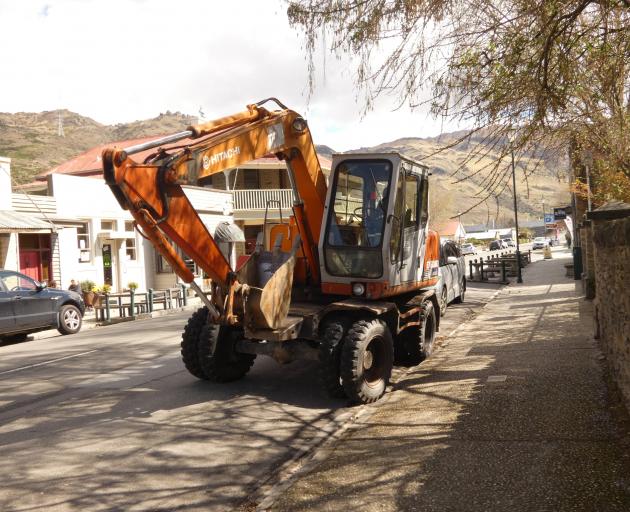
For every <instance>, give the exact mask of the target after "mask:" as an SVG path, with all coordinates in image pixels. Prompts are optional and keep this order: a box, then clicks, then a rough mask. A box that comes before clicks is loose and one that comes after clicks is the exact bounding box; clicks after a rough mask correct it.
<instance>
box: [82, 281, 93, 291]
mask: <svg viewBox="0 0 630 512" xmlns="http://www.w3.org/2000/svg"><path fill="white" fill-rule="evenodd" d="M81 291H82V292H84V293H88V292H93V291H96V283H95V282H94V281H90V280H89V279H86V280H85V281H81Z"/></svg>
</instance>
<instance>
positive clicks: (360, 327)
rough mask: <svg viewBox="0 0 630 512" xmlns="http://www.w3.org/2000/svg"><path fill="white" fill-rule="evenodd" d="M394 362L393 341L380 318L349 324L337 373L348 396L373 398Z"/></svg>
mask: <svg viewBox="0 0 630 512" xmlns="http://www.w3.org/2000/svg"><path fill="white" fill-rule="evenodd" d="M393 364H394V342H393V340H392V335H391V333H390V332H389V328H388V327H387V325H386V324H385V322H382V321H381V320H358V321H356V322H354V323H353V324H352V326H351V327H350V330H349V331H348V334H346V336H345V338H344V340H343V346H342V347H341V365H340V374H341V381H342V382H343V388H344V390H345V392H346V395H347V396H348V398H349V399H350V400H352V401H353V402H356V403H362V404H368V403H371V402H375V401H376V400H378V399H379V398H380V397H381V396H383V393H385V389H386V388H387V384H388V383H389V379H390V377H391V374H392V367H393Z"/></svg>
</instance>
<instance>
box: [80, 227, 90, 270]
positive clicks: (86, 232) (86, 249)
mask: <svg viewBox="0 0 630 512" xmlns="http://www.w3.org/2000/svg"><path fill="white" fill-rule="evenodd" d="M77 247H78V248H79V263H87V262H89V261H90V260H91V259H92V251H91V247H90V228H89V226H88V224H87V223H85V224H81V225H80V226H79V227H78V228H77Z"/></svg>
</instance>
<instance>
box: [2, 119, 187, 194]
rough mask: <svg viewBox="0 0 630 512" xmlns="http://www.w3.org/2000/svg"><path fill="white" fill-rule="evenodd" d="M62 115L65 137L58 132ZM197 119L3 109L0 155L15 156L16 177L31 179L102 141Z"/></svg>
mask: <svg viewBox="0 0 630 512" xmlns="http://www.w3.org/2000/svg"><path fill="white" fill-rule="evenodd" d="M60 118H61V120H62V123H63V133H64V136H63V137H60V136H59V135H58V133H59V129H58V128H59V119H60ZM195 122H196V118H195V117H192V116H187V115H184V114H180V113H179V112H175V113H171V112H166V113H165V114H160V115H159V116H158V117H156V118H154V119H149V120H145V121H135V122H133V123H127V124H117V125H113V126H107V125H103V124H100V123H98V122H96V121H94V120H93V119H90V118H89V117H84V116H81V115H79V114H75V113H74V112H70V111H68V110H52V111H46V112H40V113H30V112H28V113H25V112H18V113H16V114H7V113H0V155H2V156H8V157H10V158H11V159H12V161H11V169H12V174H13V177H14V179H15V181H16V182H17V183H28V182H29V181H31V180H32V179H33V177H34V176H35V175H37V174H39V173H41V172H43V171H46V170H48V169H50V168H51V167H54V166H56V165H59V164H61V163H63V162H65V161H66V160H70V159H71V158H74V157H75V156H77V155H79V154H81V153H82V152H84V151H87V150H88V149H90V148H92V147H94V146H98V145H99V144H104V143H106V142H113V141H117V140H125V139H132V138H138V137H144V136H148V135H159V134H164V133H172V132H177V131H180V130H182V129H185V128H186V127H187V126H189V125H190V124H192V123H195Z"/></svg>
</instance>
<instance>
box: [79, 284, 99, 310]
mask: <svg viewBox="0 0 630 512" xmlns="http://www.w3.org/2000/svg"><path fill="white" fill-rule="evenodd" d="M95 291H96V283H95V282H94V281H90V280H89V279H86V280H85V281H81V292H83V300H84V301H85V305H86V306H88V307H90V308H91V307H93V306H94V297H95V294H94V292H95Z"/></svg>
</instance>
